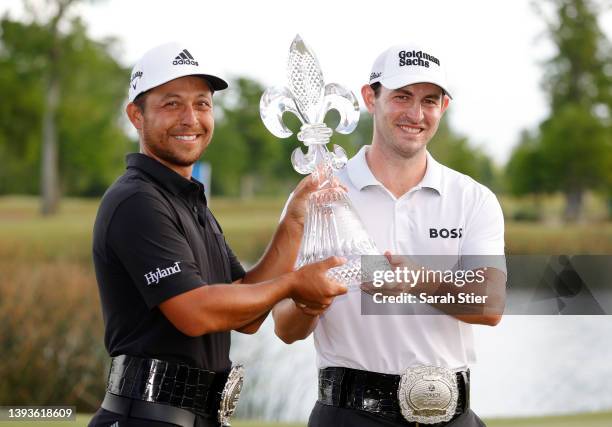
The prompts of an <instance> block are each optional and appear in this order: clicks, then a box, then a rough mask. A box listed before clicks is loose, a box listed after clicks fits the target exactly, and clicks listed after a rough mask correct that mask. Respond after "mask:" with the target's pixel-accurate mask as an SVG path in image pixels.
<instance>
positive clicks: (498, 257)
mask: <svg viewBox="0 0 612 427" xmlns="http://www.w3.org/2000/svg"><path fill="white" fill-rule="evenodd" d="M461 257H462V265H463V268H465V269H474V268H480V267H494V268H497V269H499V270H501V271H503V272H504V273H505V272H506V261H505V256H504V214H503V212H502V209H501V206H500V205H499V202H498V201H497V198H496V197H495V195H494V194H493V193H492V192H491V191H490V190H488V189H487V191H486V193H485V194H484V197H483V201H482V203H481V204H480V205H479V206H476V207H475V209H474V213H473V215H472V217H471V219H470V220H469V222H468V224H467V226H466V227H465V231H464V236H463V243H462V246H461Z"/></svg>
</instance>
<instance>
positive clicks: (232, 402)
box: [217, 365, 244, 427]
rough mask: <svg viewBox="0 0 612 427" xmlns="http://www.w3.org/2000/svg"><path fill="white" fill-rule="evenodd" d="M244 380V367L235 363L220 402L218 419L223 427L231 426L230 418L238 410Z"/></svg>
mask: <svg viewBox="0 0 612 427" xmlns="http://www.w3.org/2000/svg"><path fill="white" fill-rule="evenodd" d="M243 380H244V367H243V366H242V365H234V366H232V369H231V371H230V373H229V375H228V376H227V381H226V382H225V386H224V387H223V391H222V392H221V402H220V403H219V412H218V414H217V420H218V421H219V423H220V424H221V426H222V427H231V424H230V418H231V417H232V415H234V412H235V411H236V405H237V404H238V399H239V398H240V392H241V391H242V381H243Z"/></svg>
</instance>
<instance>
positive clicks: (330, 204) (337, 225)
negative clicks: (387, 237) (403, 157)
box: [259, 35, 380, 287]
mask: <svg viewBox="0 0 612 427" xmlns="http://www.w3.org/2000/svg"><path fill="white" fill-rule="evenodd" d="M287 74H288V76H287V77H288V85H287V86H286V87H272V88H268V89H267V90H266V91H265V92H264V94H263V95H262V97H261V101H260V104H259V110H260V113H261V118H262V120H263V122H264V124H265V126H266V128H268V130H269V131H270V132H271V133H272V134H273V135H275V136H277V137H279V138H288V137H289V136H291V135H292V132H291V130H290V129H289V128H287V126H285V124H284V123H283V120H282V116H283V113H285V112H290V113H292V114H294V115H295V116H297V117H298V119H299V120H300V121H301V122H302V127H301V129H300V132H299V133H298V135H297V136H298V140H300V141H301V142H302V143H303V144H304V145H305V146H306V147H307V149H308V150H307V152H306V154H304V153H303V152H302V150H301V148H299V147H298V148H296V149H295V150H294V151H293V153H292V155H291V163H292V164H293V168H294V169H295V170H296V171H297V172H299V173H301V174H303V175H307V174H313V175H314V176H315V177H316V178H317V179H318V182H319V188H318V190H317V191H315V192H313V193H312V194H311V196H310V198H309V200H308V213H307V216H306V221H305V224H304V236H303V238H302V243H301V246H300V252H299V255H298V260H297V264H296V267H298V268H299V267H301V266H303V265H306V264H310V263H313V262H317V261H322V260H324V259H326V258H328V257H330V256H342V257H345V258H346V259H347V262H346V264H344V265H342V266H339V267H336V268H332V269H330V270H329V274H330V275H331V276H332V277H333V278H334V279H336V280H338V281H340V282H342V283H344V284H346V285H347V286H352V287H355V286H359V285H360V284H361V281H362V280H361V256H362V255H380V252H379V251H378V250H377V249H376V245H375V244H374V242H373V240H372V239H371V238H370V236H369V235H368V233H367V232H366V231H365V227H364V226H363V224H362V222H361V220H360V219H359V216H358V215H357V213H356V212H355V209H354V208H353V206H352V204H351V202H350V200H349V198H348V195H347V193H346V191H345V190H344V189H343V188H342V187H340V186H339V185H337V183H336V180H335V179H334V172H336V171H338V170H340V169H342V168H343V167H344V166H345V165H346V163H347V156H346V152H345V151H344V149H343V148H342V147H340V146H338V145H334V151H333V152H330V151H329V150H328V149H327V144H328V143H329V140H330V137H331V135H332V133H333V131H332V130H331V129H330V128H328V127H327V125H326V124H325V122H324V121H323V120H324V118H325V114H326V113H327V112H328V111H329V110H332V109H335V110H337V111H338V113H339V114H340V123H339V124H338V126H337V127H336V131H337V132H340V133H343V134H348V133H351V132H352V131H353V130H354V129H355V127H357V122H358V121H359V103H358V102H357V98H355V95H354V94H353V93H352V92H351V91H349V90H347V89H345V88H344V87H342V86H340V85H338V84H335V83H330V84H327V85H326V84H324V80H323V73H322V72H321V68H320V66H319V62H318V61H317V58H316V57H315V55H314V53H313V52H312V50H311V49H309V48H308V46H306V44H305V43H304V41H303V40H302V39H301V38H300V36H299V35H298V36H296V37H295V39H294V40H293V43H292V44H291V47H290V49H289V62H288V67H287Z"/></svg>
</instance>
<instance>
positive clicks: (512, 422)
mask: <svg viewBox="0 0 612 427" xmlns="http://www.w3.org/2000/svg"><path fill="white" fill-rule="evenodd" d="M90 418H91V415H83V414H81V415H78V416H77V420H76V422H75V421H72V422H49V423H44V422H26V421H20V422H18V423H17V422H0V427H3V426H7V427H9V426H14V427H39V426H43V425H47V424H48V425H51V426H53V427H61V426H66V427H84V426H86V425H87V422H88V421H89V420H90ZM485 422H486V424H487V426H488V427H610V426H612V412H606V413H594V414H579V415H567V416H558V417H537V418H505V419H489V420H485ZM304 425H305V424H301V423H274V422H264V421H245V420H236V421H234V422H232V426H233V427H303V426H304ZM356 427H358V426H356Z"/></svg>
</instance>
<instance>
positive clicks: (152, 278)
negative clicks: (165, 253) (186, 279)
mask: <svg viewBox="0 0 612 427" xmlns="http://www.w3.org/2000/svg"><path fill="white" fill-rule="evenodd" d="M179 264H180V261H177V262H175V263H174V264H173V265H171V266H170V267H167V268H159V267H157V270H153V271H149V272H148V273H146V274H145V275H144V278H145V279H146V281H147V286H151V285H152V284H153V283H155V284H158V283H159V281H160V279H163V278H164V277H168V276H172V275H173V274H177V273H180V272H181V267H180V266H179Z"/></svg>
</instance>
